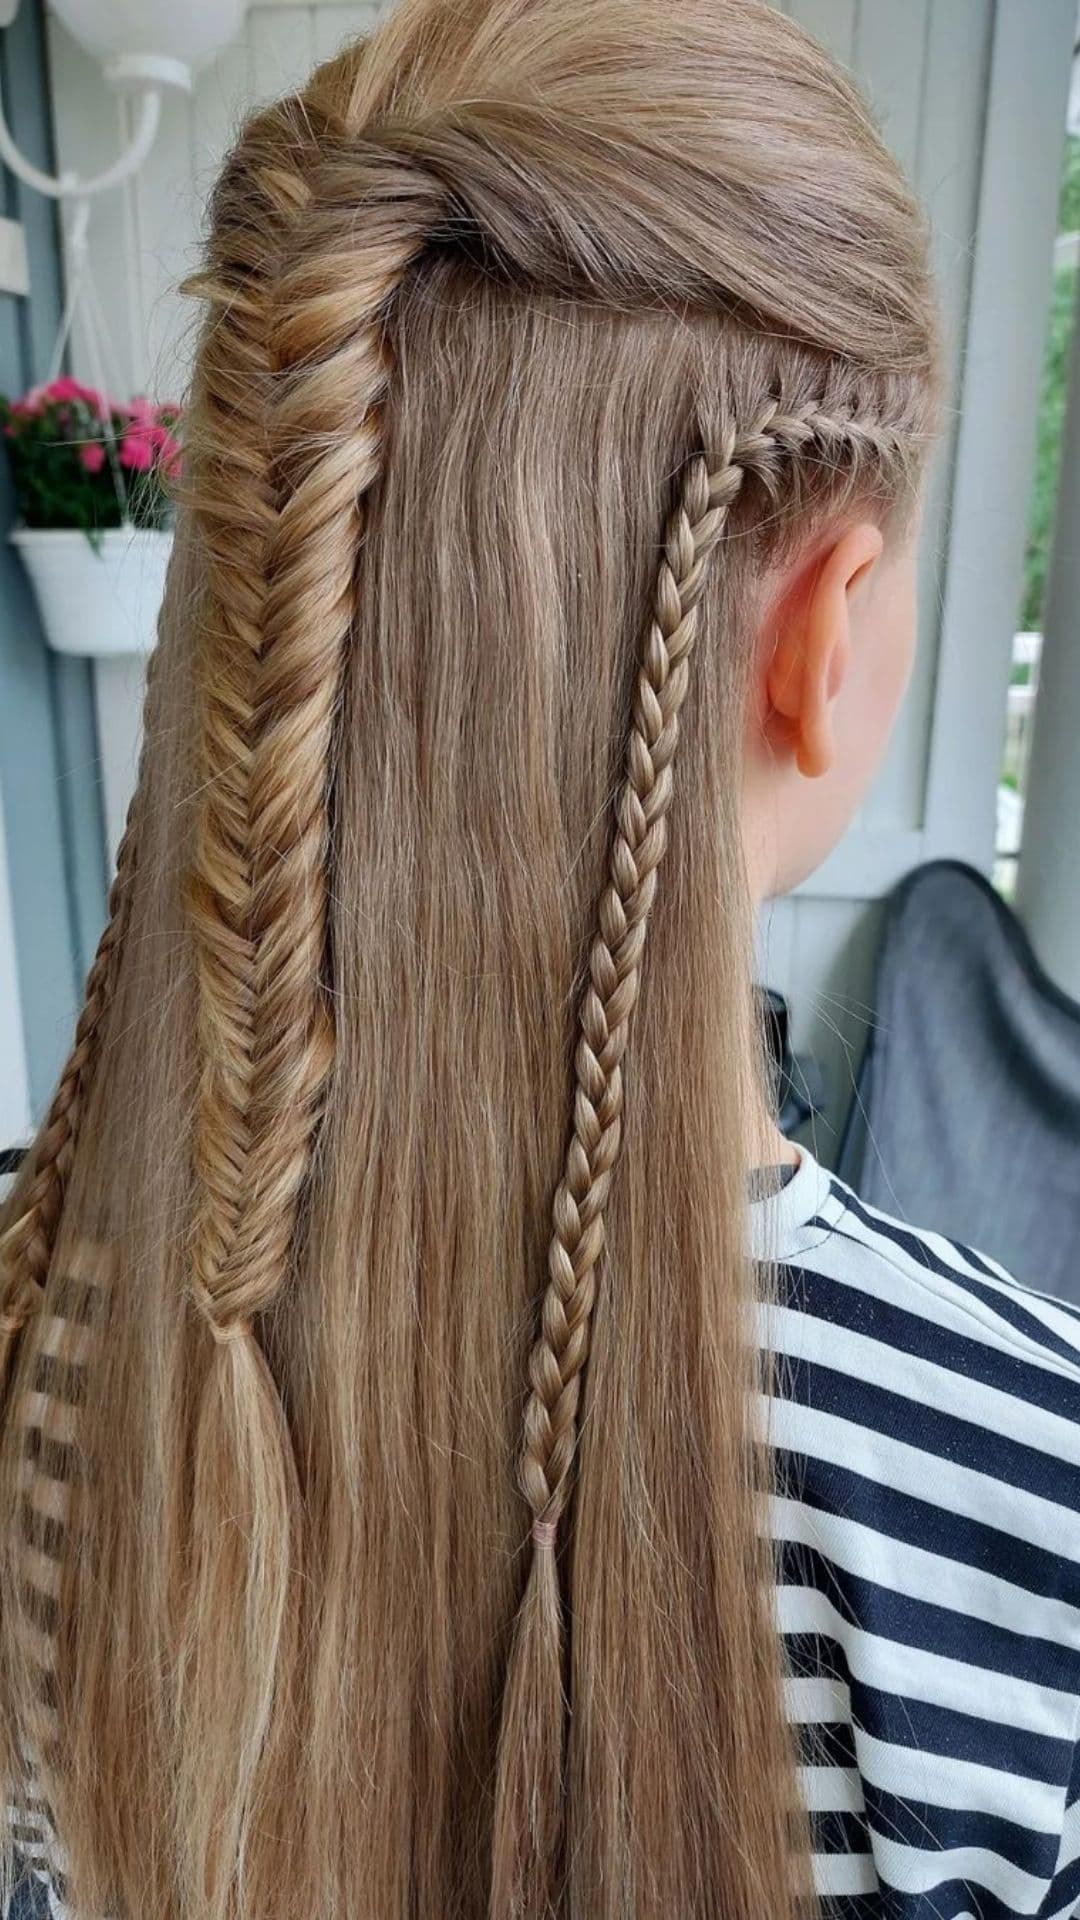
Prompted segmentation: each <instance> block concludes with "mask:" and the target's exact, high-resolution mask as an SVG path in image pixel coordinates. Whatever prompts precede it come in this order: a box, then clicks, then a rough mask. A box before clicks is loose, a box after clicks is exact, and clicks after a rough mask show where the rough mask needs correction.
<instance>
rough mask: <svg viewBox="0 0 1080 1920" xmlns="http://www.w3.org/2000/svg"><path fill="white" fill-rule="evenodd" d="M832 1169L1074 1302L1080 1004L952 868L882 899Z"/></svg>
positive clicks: (1079, 1269) (917, 875) (1079, 1248)
mask: <svg viewBox="0 0 1080 1920" xmlns="http://www.w3.org/2000/svg"><path fill="white" fill-rule="evenodd" d="M838 1171H839V1172H840V1174H841V1177H842V1178H843V1179H845V1180H847V1181H848V1182H849V1183H850V1185H851V1186H853V1187H854V1188H855V1189H856V1191H857V1192H858V1193H860V1194H861V1195H862V1197H863V1199H864V1200H866V1201H868V1202H869V1203H870V1204H871V1205H872V1206H877V1207H881V1208H883V1209H885V1210H886V1211H887V1212H890V1213H895V1214H899V1215H900V1216H901V1217H903V1218H905V1219H908V1220H910V1221H912V1222H913V1223H914V1224H916V1225H918V1226H921V1227H930V1228H933V1229H936V1230H937V1231H938V1232H940V1233H943V1234H946V1235H948V1236H949V1238H950V1239H954V1240H959V1241H961V1242H963V1243H965V1244H966V1245H968V1246H972V1247H977V1248H979V1249H980V1250H981V1251H982V1252H984V1253H987V1254H989V1255H990V1256H991V1257H992V1258H993V1259H995V1260H997V1261H999V1262H1000V1263H1001V1264H1002V1265H1003V1266H1005V1267H1007V1268H1008V1269H1009V1270H1010V1271H1011V1272H1012V1273H1013V1274H1015V1276H1016V1278H1017V1279H1019V1280H1022V1281H1024V1282H1025V1283H1026V1284H1027V1285H1028V1286H1032V1287H1035V1288H1037V1289H1038V1290H1039V1291H1040V1292H1044V1293H1053V1294H1057V1295H1059V1296H1060V1297H1061V1298H1063V1299H1067V1300H1070V1301H1073V1302H1077V1303H1080V1004H1077V1002H1075V1001H1073V1000H1070V999H1069V998H1068V997H1067V996H1066V995H1065V994H1064V993H1062V992H1060V991H1059V989H1058V988H1057V987H1055V986H1054V984H1053V982H1052V981H1051V980H1050V979H1048V977H1047V976H1046V974H1045V973H1044V972H1043V971H1042V968H1041V967H1040V966H1039V964H1038V961H1037V960H1036V958H1035V955H1034V953H1033V952H1032V949H1031V946H1030V944H1029V942H1028V940H1027V937H1026V935H1025V934H1024V932H1023V929H1022V928H1021V926H1020V924H1019V922H1018V921H1017V919H1016V917H1015V915H1014V914H1013V913H1012V912H1011V910H1010V909H1009V907H1008V906H1006V904H1005V902H1004V901H1003V900H1002V899H1000V897H999V896H998V894H996V893H995V892H994V889H993V888H992V887H991V886H990V885H989V883H988V882H987V881H986V880H985V879H984V878H983V876H982V875H981V874H979V873H977V872H975V870H974V869H973V868H971V867H967V866H964V865H962V864H961V863H960V862H958V861H953V860H940V861H934V862H932V863H931V864H930V865H928V866H925V867H920V868H918V869H917V870H916V871H915V872H914V873H912V874H909V875H908V877H907V878H906V879H905V880H903V881H902V882H901V884H900V885H899V886H898V887H897V888H896V890H895V891H894V893H893V894H892V895H891V896H890V898H889V900H888V902H887V905H886V915H885V925H884V929H883V933H882V940H881V946H880V949H879V953H878V962H877V973H876V981H875V990H874V1020H873V1025H872V1027H871V1032H870V1040H869V1042H868V1045H867V1049H866V1053H865V1055H864V1058H863V1062H862V1066H861V1068H860V1072H859V1079H858V1084H857V1088H856V1095H855V1102H854V1105H853V1107H852V1111H851V1115H850V1118H849V1120H848V1124H847V1127H846V1130H845V1134H844V1138H843V1141H842V1143H841V1151H840V1158H839V1164H838Z"/></svg>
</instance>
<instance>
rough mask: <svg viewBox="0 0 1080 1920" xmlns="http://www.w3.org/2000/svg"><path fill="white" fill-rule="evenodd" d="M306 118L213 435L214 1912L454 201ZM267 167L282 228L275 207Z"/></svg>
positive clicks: (281, 1565)
mask: <svg viewBox="0 0 1080 1920" xmlns="http://www.w3.org/2000/svg"><path fill="white" fill-rule="evenodd" d="M280 112H281V113H282V114H284V115H285V116H286V120H287V124H286V125H285V128H284V133H285V139H284V141H283V140H282V131H283V129H282V126H281V125H280V124H278V125H270V126H267V125H266V121H265V120H264V121H263V122H260V123H256V125H255V127H254V128H252V129H250V130H249V133H248V135H247V136H245V142H242V146H241V150H240V152H239V153H238V156H237V160H236V163H235V164H236V166H237V169H238V171H239V172H240V174H241V175H242V176H243V175H244V174H245V172H246V175H247V177H241V179H240V181H239V183H238V191H237V192H236V197H235V208H236V211H235V216H234V214H233V211H232V203H231V202H230V199H229V196H228V193H227V192H226V194H225V195H224V197H223V199H222V204H221V206H220V208H219V210H218V222H217V225H216V228H215V232H214V237H213V241H212V250H211V263H210V272H209V274H208V275H207V276H205V277H204V290H205V291H207V292H208V293H209V296H210V299H211V301H212V303H213V304H212V313H211V319H210V323H209V325H208V328H207V331H206V335H205V338H204V345H203V353H202V357H201V373H200V385H199V391H198V402H197V415H196V432H195V440H196V446H197V448H199V449H200V464H201V470H200V471H199V473H198V484H197V487H196V494H195V498H196V503H197V508H198V511H199V515H200V519H201V522H202V526H203V531H204V539H205V545H206V553H207V582H208V590H209V595H208V597H209V601H210V608H211V618H210V620H209V622H208V624H207V628H206V634H205V645H206V648H207V657H206V659H205V661H204V663H203V666H202V668H201V670H200V675H199V681H200V685H201V687H202V688H203V689H204V709H203V724H202V739H203V768H202V783H201V794H202V809H201V820H200V826H199V833H198V839H197V843H196V851H195V858H194V863H193V871H192V874H191V879H190V885H189V890H188V900H189V912H190V918H191V924H192V928H193V932H194V935H195V945H196V952H197V955H198V963H199V984H200V1043H201V1045H200V1051H201V1055H202V1060H203V1075H202V1087H201V1097H200V1102H199V1110H198V1116H197V1121H196V1135H195V1163H196V1175H197V1207H198V1215H197V1223H196V1235H195V1257H194V1263H193V1272H192V1281H191V1284H192V1289H193V1293H194V1298H195V1301H196V1305H197V1306H198V1308H199V1310H200V1312H201V1314H202V1316H203V1318H204V1319H205V1321H206V1323H207V1324H208V1326H209V1328H210V1331H211V1332H212V1334H213V1335H214V1340H215V1347H214V1352H213V1354H212V1356H211V1360H210V1365H209V1369H208V1372H207V1374H206V1378H205V1382H204V1390H203V1394H202V1398H201V1402H200V1405H199V1409H198V1414H197V1420H196V1428H195V1445H194V1472H193V1498H192V1558H191V1579H190V1589H189V1592H188V1595H187V1606H186V1622H187V1625H186V1630H185V1634H184V1642H183V1648H182V1653H181V1661H180V1695H179V1737H180V1768H181V1776H182V1778H181V1787H180V1793H179V1795H178V1805H180V1806H183V1807H185V1808H186V1809H187V1810H188V1811H187V1814H186V1818H185V1823H184V1831H183V1833H182V1834H178V1836H177V1839H178V1843H179V1846H180V1849H181V1858H182V1860H183V1862H184V1872H185V1878H186V1881H187V1884H188V1886H189V1889H190V1893H191V1898H192V1904H193V1906H195V1905H197V1906H198V1909H199V1911H200V1912H201V1913H203V1914H205V1915H206V1920H226V1916H227V1915H228V1914H229V1912H230V1911H231V1909H230V1901H231V1899H232V1897H233V1895H232V1892H231V1889H232V1888H233V1887H234V1885H235V1880H236V1875H237V1873H238V1871H239V1869H240V1866H241V1863H242V1860H243V1857H244V1852H245V1834H246V1831H247V1827H248V1823H249V1821H250V1820H251V1819H252V1818H253V1817H254V1814H255V1808H256V1806H257V1804H258V1798H259V1790H260V1783H261V1781H262V1780H263V1779H264V1778H265V1768H266V1766H267V1765H268V1764H269V1765H272V1751H271V1746H272V1741H271V1735H272V1730H273V1727H274V1725H275V1710H276V1707H277V1706H278V1704H279V1702H280V1701H281V1700H283V1699H284V1698H285V1697H286V1696H287V1695H288V1693H289V1690H290V1686H291V1682H292V1676H293V1673H294V1670H295V1663H296V1652H297V1644H298V1638H297V1636H298V1632H299V1609H298V1591H297V1584H296V1575H295V1568H296V1563H297V1554H296V1550H295V1539H296V1535H297V1531H298V1528H299V1524H300V1507H299V1485H298V1479H297V1472H296V1462H295V1457H294V1452H293V1446H292V1440H291V1436H290V1434H289V1431H288V1426H287V1423H286V1419H285V1414H284V1410H283V1407H282V1403H281V1399H280V1395H279V1393H278V1391H277V1388H276V1385H275V1383H274V1380H273V1376H272V1375H271V1372H270V1369H269V1366H268V1364H267V1361H266V1358H265V1355H264V1353H263V1350H262V1347H261V1345H260V1343H259V1342H258V1341H257V1339H256V1338H255V1337H254V1317H255V1316H256V1315H257V1314H259V1313H262V1312H265V1311H266V1310H267V1309H268V1308H269V1307H270V1306H271V1305H272V1304H273V1302H274V1300H275V1299H276V1297H277V1296H278V1294H279V1292H280V1289H281V1288H282V1286H283V1284H284V1283H285V1280H286V1278H287V1276H288V1274H289V1272H290V1271H291V1266H292V1259H293V1250H294V1242H295V1239H296V1230H297V1219H298V1213H299V1206H300V1200H301V1195H302V1191H303V1187H304V1183H305V1180H306V1178H307V1174H308V1169H309V1166H310V1160H311V1152H312V1145H313V1140H314V1137H315V1133H316V1129H317V1126H318V1122H319V1119H320V1116H321V1109H322V1103H323V1095H324V1090H325V1086H326V1082H327V1079H328V1076H329V1074H330V1071H331V1068H332V1065H333V1059H334V1031H333V1021H332V1013H331V994H330V983H329V981H328V979H327V974H326V965H327V955H326V939H327V909H328V897H329V877H328V874H327V862H328V854H329V847H328V810H329V795H330V787H331V778H332V757H333V756H332V746H333V728H334V723H335V716H336V710H337V706H338V700H339V692H340V687H341V682H342V676H343V671H344V665H345V660H346V655H347V647H348V641H349V636H350V633H351V630H352V624H353V617H354V611H355V568H356V555H357V548H358V544H359V542H360V540H361V536H362V530H363V523H364V517H365V511H366V502H367V500H368V497H369V496H370V493H371V490H372V488H373V487H374V486H375V484H376V482H377V480H378V477H379V473H380V468H381V462H382V445H383V434H382V419H381V409H382V402H383V398H384V395H385V391H386V386H387V382H388V377H389V362H388V354H387V350H386V343H385V321H386V312H387V308H388V306H389V304H390V302H391V301H392V299H393V296H394V294H395V292H396V290H397V288H398V286H399V284H400V282H401V279H402V276H403V275H404V273H405V272H406V271H407V269H408V267H409V265H410V264H411V262H412V261H413V260H414V259H415V258H416V256H417V255H418V254H419V253H420V252H421V251H422V250H423V248H424V247H425V246H426V245H427V242H428V237H429V231H430V225H431V220H432V217H433V215H434V213H435V210H436V208H437V207H438V206H440V205H441V200H442V196H441V193H440V191H439V190H438V189H436V188H435V187H434V186H433V185H431V184H429V183H426V182H425V180H424V177H423V175H422V174H419V173H418V172H417V171H416V170H415V169H413V168H411V167H403V166H402V164H401V163H400V162H397V161H393V160H390V161H387V160H386V159H385V158H383V157H382V156H380V155H379V154H378V153H377V151H370V152H369V151H367V150H365V148H364V145H363V142H362V141H359V140H357V141H352V142H350V141H348V140H340V139H339V135H338V133H337V132H335V134H333V135H331V134H329V133H328V132H327V129H326V128H325V127H323V128H321V129H320V136H319V139H318V149H317V163H316V156H315V152H314V150H309V148H308V145H307V142H308V140H309V139H310V136H311V130H312V126H313V124H314V122H315V120H316V118H317V115H316V110H315V108H314V106H313V105H312V104H311V103H310V102H309V101H307V100H300V101H297V102H292V103H286V104H285V107H284V108H283V109H281V110H280ZM290 158H293V159H295V160H296V162H297V165H296V167H295V168H294V169H293V170H291V171H290V167H289V161H290ZM252 171H254V175H255V185H256V187H257V190H258V191H259V192H261V193H262V195H263V198H264V202H265V203H266V204H267V206H268V208H269V209H271V210H272V223H271V230H270V232H269V234H268V233H267V231H266V230H265V228H264V229H262V230H260V231H258V232H256V231H255V229H254V227H253V223H252V219H251V204H252V193H253V184H252V179H251V177H250V176H251V173H252ZM226 179H227V180H228V176H226ZM300 208H302V209H303V219H302V221H296V220H295V219H294V218H293V215H294V213H295V212H296V211H297V210H298V209H300ZM358 213H359V214H360V215H361V216H362V218H363V223H364V224H363V243H362V244H361V245H358V244H357V234H356V228H357V217H358ZM238 1552H239V1555H240V1558H241V1571H242V1577H241V1578H239V1579H238V1577H237V1575H238V1566H237V1555H238ZM209 1623H213V1624H212V1625H210V1624H209ZM268 1743H269V1744H268ZM210 1755H212V1756H213V1767H212V1777H208V1774H207V1766H206V1761H207V1756H210ZM222 1807H225V1808H228V1809H229V1810H230V1811H229V1816H228V1819H227V1821H223V1820H222V1816H221V1809H222ZM193 1810H194V1812H193ZM252 1898H253V1900H254V1901H255V1904H256V1906H257V1905H258V1894H257V1893H254V1894H253V1895H252Z"/></svg>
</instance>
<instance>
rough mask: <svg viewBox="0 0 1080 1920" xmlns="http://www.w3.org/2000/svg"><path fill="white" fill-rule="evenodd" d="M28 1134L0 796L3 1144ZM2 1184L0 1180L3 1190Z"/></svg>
mask: <svg viewBox="0 0 1080 1920" xmlns="http://www.w3.org/2000/svg"><path fill="white" fill-rule="evenodd" d="M29 1133H30V1089H29V1084H28V1080H27V1072H26V1043H25V1040H24V1037H23V1023H22V1003H21V1001H20V999H19V975H18V968H17V965H16V961H15V925H14V920H13V916H12V911H11V890H10V888H9V885H8V870H7V843H6V841H5V839H4V802H3V796H2V795H0V1147H15V1146H18V1145H19V1144H20V1143H21V1142H22V1141H24V1140H25V1139H27V1137H28V1136H29ZM3 1184H4V1183H3V1180H2V1179H0V1191H2V1189H3Z"/></svg>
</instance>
